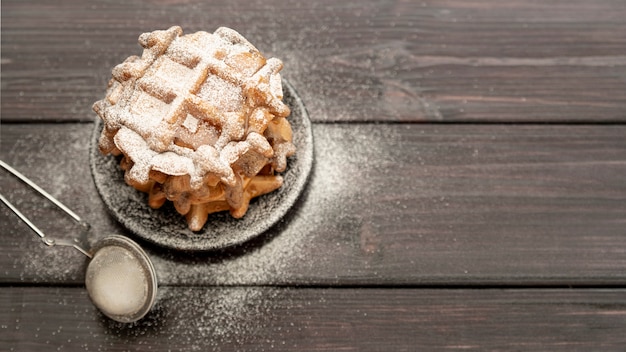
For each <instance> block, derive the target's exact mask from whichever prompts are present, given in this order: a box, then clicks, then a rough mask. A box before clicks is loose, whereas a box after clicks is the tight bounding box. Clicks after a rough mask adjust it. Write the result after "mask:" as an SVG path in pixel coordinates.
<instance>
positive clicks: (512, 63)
mask: <svg viewBox="0 0 626 352" xmlns="http://www.w3.org/2000/svg"><path fill="white" fill-rule="evenodd" d="M625 18H626V5H625V4H624V2H623V1H620V0H604V1H594V2H592V3H590V2H589V1H583V0H577V1H568V2H567V3H563V2H558V1H547V2H535V1H533V2H529V1H524V0H516V1H506V2H502V1H474V2H471V3H466V2H459V1H417V2H405V1H380V2H374V1H370V2H359V3H358V4H353V3H345V4H344V3H341V4H339V3H337V2H336V1H307V2H305V3H303V2H295V1H292V2H284V1H276V0H274V1H265V2H262V3H255V4H251V3H250V2H248V1H211V2H195V1H168V0H153V1H148V0H135V1H127V2H124V4H122V3H119V2H118V1H111V0H98V1H90V2H84V1H78V0H69V1H62V2H55V3H54V4H50V3H49V2H46V1H42V0H30V1H21V0H20V1H15V0H14V1H4V2H3V8H2V97H3V99H2V119H3V120H4V121H91V120H92V119H93V118H94V113H93V112H92V111H91V105H92V104H93V102H95V101H96V100H99V99H101V98H102V97H103V96H104V90H105V88H106V82H107V81H108V79H109V77H110V72H111V69H112V68H113V67H114V66H115V65H116V64H118V63H121V62H122V61H123V60H124V59H125V58H126V57H128V56H130V55H136V54H140V52H141V51H140V47H139V46H138V45H137V37H138V36H139V35H140V34H141V33H143V32H148V31H152V30H155V29H163V28H167V27H169V26H172V25H181V26H183V28H184V29H185V30H186V31H187V32H194V31H198V30H207V31H213V30H214V29H216V28H217V27H219V26H229V27H233V28H235V29H236V30H238V31H239V32H241V33H242V34H243V35H244V36H245V37H247V38H248V39H249V40H250V41H251V42H252V43H254V44H255V45H257V46H258V47H259V49H260V50H261V51H263V52H265V53H267V54H268V55H271V56H276V57H279V58H280V59H282V60H283V61H284V63H285V69H284V71H283V72H284V76H285V77H286V78H287V79H288V80H289V81H290V82H292V83H293V85H294V86H295V87H296V89H297V90H298V91H299V93H300V94H301V96H302V97H303V99H304V102H305V104H306V106H307V108H308V109H309V112H310V113H311V117H312V119H313V120H314V121H361V122H362V121H430V122H438V121H446V122H447V121H451V122H455V121H472V122H505V123H507V122H509V123H510V122H526V121H531V122H537V121H540V122H549V121H553V122H623V121H624V120H625V116H626V104H624V102H625V95H624V88H625V85H626V74H625V72H626V70H625V68H626V55H625V54H624V53H625V50H624V49H625V48H626V20H624V19H625Z"/></svg>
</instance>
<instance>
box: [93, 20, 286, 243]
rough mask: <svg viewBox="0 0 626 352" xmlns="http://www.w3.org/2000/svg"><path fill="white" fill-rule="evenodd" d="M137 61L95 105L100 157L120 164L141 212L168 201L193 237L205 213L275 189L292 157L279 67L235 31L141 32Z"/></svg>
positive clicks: (233, 207)
mask: <svg viewBox="0 0 626 352" xmlns="http://www.w3.org/2000/svg"><path fill="white" fill-rule="evenodd" d="M139 44H140V45H141V46H142V47H143V48H144V50H143V54H142V56H141V57H137V56H131V57H129V58H127V59H126V60H125V61H124V62H123V63H121V64H119V65H118V66H116V67H115V68H114V69H113V71H112V79H111V80H110V81H109V85H108V89H107V92H106V96H105V98H104V99H102V100H100V101H97V102H96V103H95V104H94V105H93V109H94V111H95V112H96V113H97V114H98V116H99V117H100V118H101V119H102V120H103V124H104V128H103V130H102V133H101V135H100V138H99V149H100V151H101V152H102V153H103V154H105V155H106V154H112V155H115V156H121V162H120V166H121V169H122V170H124V179H125V181H126V183H127V184H129V185H131V186H133V187H134V188H136V189H138V190H140V191H142V192H146V193H148V194H149V196H148V204H149V205H150V206H151V207H152V208H160V207H161V206H162V205H163V204H164V203H165V202H166V201H171V202H173V204H174V207H175V209H176V210H177V211H178V212H179V213H180V214H182V215H184V216H185V217H186V219H187V223H188V226H189V228H190V229H191V230H193V231H199V230H201V229H202V227H203V226H204V224H205V223H206V221H207V219H208V216H209V214H211V213H215V212H220V211H226V210H228V211H230V214H231V215H232V216H233V217H235V218H241V217H243V216H244V215H245V213H246V211H247V209H248V205H249V203H250V200H251V199H252V198H254V197H258V196H261V195H263V194H266V193H269V192H272V191H274V190H276V189H278V188H279V187H280V186H281V185H282V183H283V179H282V177H281V176H280V175H279V174H278V173H280V172H282V171H284V170H285V169H286V167H287V158H288V157H289V156H291V155H293V154H294V153H295V146H294V145H293V143H292V131H291V125H290V124H289V121H288V120H287V119H286V117H287V116H288V115H289V113H290V110H289V107H288V106H287V105H285V104H284V103H283V101H282V97H283V93H282V81H281V77H280V74H279V71H280V70H281V69H282V62H281V61H280V60H278V59H276V58H270V59H266V58H265V57H264V56H263V55H262V54H261V53H260V52H259V51H258V50H257V49H256V48H255V47H254V46H253V45H252V44H250V43H249V42H248V41H247V40H246V39H245V38H243V37H242V36H241V35H240V34H239V33H237V32H235V31H234V30H232V29H228V28H224V27H222V28H219V29H217V30H216V31H215V32H214V33H212V34H211V33H207V32H202V31H201V32H196V33H193V34H186V35H183V31H182V29H181V28H180V27H177V26H176V27H171V28H169V29H167V30H159V31H154V32H151V33H144V34H142V35H141V36H140V37H139Z"/></svg>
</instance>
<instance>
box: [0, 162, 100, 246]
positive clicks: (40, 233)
mask: <svg viewBox="0 0 626 352" xmlns="http://www.w3.org/2000/svg"><path fill="white" fill-rule="evenodd" d="M0 166H2V167H3V168H4V169H5V170H7V171H9V172H10V173H11V174H13V176H15V177H17V178H18V179H20V180H21V181H22V182H24V183H26V184H27V185H29V186H30V187H32V188H33V189H34V190H35V191H37V192H39V193H40V194H41V195H42V196H44V197H45V198H46V199H47V200H49V201H50V202H52V203H53V204H54V205H56V206H57V207H59V208H60V209H61V210H63V211H64V212H65V213H66V214H68V215H69V216H71V217H72V219H74V221H76V222H77V223H79V224H80V225H81V226H83V227H84V228H85V229H88V228H89V224H87V223H86V222H85V221H83V220H82V219H81V218H80V217H79V216H78V215H76V213H74V212H73V211H72V210H71V209H69V208H68V207H66V206H65V205H64V204H63V203H61V202H60V201H58V200H57V199H56V198H54V197H53V196H52V195H51V194H50V193H48V192H46V191H45V190H43V189H42V188H41V187H39V186H37V184H35V183H34V182H33V181H31V180H30V179H28V178H27V177H26V176H24V175H23V174H21V173H20V172H19V171H17V170H15V169H14V168H12V167H11V166H10V165H8V164H7V163H5V162H4V161H2V160H0ZM0 200H1V201H2V202H3V203H4V204H5V205H6V206H7V207H9V209H11V211H12V212H13V213H15V215H17V217H19V218H20V219H21V220H22V221H23V222H24V223H25V224H26V225H28V227H30V228H31V230H33V231H34V232H35V233H36V234H37V235H38V236H39V237H40V238H41V240H42V241H43V243H45V244H46V245H48V246H55V245H59V246H68V247H74V248H75V249H77V250H78V251H79V252H81V253H82V254H84V255H85V256H87V257H88V258H91V254H90V253H89V252H87V251H86V250H85V249H83V248H82V247H80V246H78V245H77V244H76V243H74V242H71V241H66V240H55V239H52V238H50V237H47V236H46V234H45V233H44V232H43V231H41V230H40V229H39V228H38V227H37V226H36V225H35V224H33V222H32V221H30V219H28V218H27V217H26V216H25V215H24V214H23V213H22V212H21V211H20V210H19V209H17V208H16V207H15V206H14V205H13V204H11V202H9V200H8V199H6V198H5V197H4V196H3V195H2V194H0Z"/></svg>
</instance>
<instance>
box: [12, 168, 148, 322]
mask: <svg viewBox="0 0 626 352" xmlns="http://www.w3.org/2000/svg"><path fill="white" fill-rule="evenodd" d="M0 166H2V167H3V168H4V169H5V170H7V171H9V172H10V173H11V174H13V175H14V176H15V177H17V178H19V179H20V180H21V181H22V182H24V183H26V184H27V185H29V186H30V187H31V188H33V189H34V190H36V191H37V192H39V193H40V194H41V195H42V196H44V197H45V198H46V199H47V200H48V201H50V202H52V203H53V204H55V205H56V206H57V207H59V208H60V209H61V210H63V211H64V212H65V213H66V214H68V215H69V216H70V217H71V218H72V219H73V220H74V221H76V222H77V223H78V224H80V225H81V226H82V227H83V228H84V229H88V228H89V224H87V223H86V222H85V221H83V220H82V219H81V218H80V217H79V216H78V215H76V213H74V212H73V211H72V210H70V209H69V208H68V207H66V206H65V205H64V204H63V203H61V202H59V201H58V200H57V199H56V198H54V197H53V196H52V195H50V194H49V193H48V192H46V191H45V190H43V189H42V188H41V187H39V186H38V185H36V184H35V183H34V182H33V181H31V180H30V179H28V178H27V177H26V176H24V175H23V174H21V173H20V172H18V171H17V170H15V169H14V168H12V167H11V166H9V165H8V164H6V163H5V162H4V161H2V160H0ZM0 200H1V201H2V202H3V203H4V204H5V205H6V206H7V207H8V208H9V209H10V210H11V211H12V212H13V213H15V215H17V217H19V218H20V219H21V220H22V221H23V222H24V223H26V224H27V225H28V226H29V227H30V228H31V230H33V231H34V232H35V233H36V234H37V235H38V236H39V237H40V238H41V240H42V241H43V243H45V244H46V245H47V246H50V247H52V246H69V247H73V248H75V249H77V250H78V251H79V252H81V253H82V254H83V255H85V256H86V257H87V258H89V264H88V265H87V270H86V273H85V287H86V289H87V293H88V294H89V298H90V299H91V301H92V302H93V304H94V305H95V306H96V307H97V308H98V309H99V310H100V311H101V312H102V313H103V314H104V315H106V316H107V317H109V318H111V319H113V320H116V321H119V322H122V323H131V322H134V321H137V320H139V319H141V318H142V317H143V316H145V315H146V314H147V313H148V312H149V311H150V309H151V308H152V306H153V305H154V301H155V299H156V293H157V276H156V271H155V270H154V266H153V265H152V261H151V260H150V257H148V255H147V254H146V253H145V252H144V250H143V249H142V248H141V247H140V246H139V245H138V244H137V243H136V242H135V241H133V240H131V239H129V238H128V237H125V236H119V235H112V236H108V237H105V238H104V239H102V240H99V241H98V242H97V243H95V244H94V245H93V247H92V248H91V249H90V250H86V249H84V248H83V247H82V246H80V245H79V244H78V241H77V239H74V240H73V241H70V240H66V239H53V238H50V237H48V236H46V235H45V234H44V232H43V231H41V230H40V229H39V228H38V227H37V226H36V225H35V224H34V223H33V222H31V221H30V220H29V219H28V218H27V217H26V216H25V215H24V214H23V213H22V212H20V211H19V210H18V209H17V208H16V207H15V206H14V205H13V204H12V203H11V202H9V201H8V200H7V199H6V198H5V197H4V196H3V195H2V194H0Z"/></svg>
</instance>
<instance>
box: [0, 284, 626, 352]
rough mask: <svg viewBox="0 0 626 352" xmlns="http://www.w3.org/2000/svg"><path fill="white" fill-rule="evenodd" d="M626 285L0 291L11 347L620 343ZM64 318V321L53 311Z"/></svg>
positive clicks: (558, 347) (0, 337)
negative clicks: (97, 304)
mask: <svg viewBox="0 0 626 352" xmlns="http://www.w3.org/2000/svg"><path fill="white" fill-rule="evenodd" d="M625 297H626V291H624V290H608V291H607V290H420V289H396V290H386V289H365V290H364V289H292V288H269V287H224V288H198V287H162V288H161V291H160V294H159V299H158V301H157V304H156V306H155V308H154V309H153V311H152V312H151V313H150V314H149V315H148V316H147V317H146V318H145V320H142V321H140V322H139V323H136V324H133V325H122V324H117V323H114V322H111V321H109V320H107V319H106V318H104V317H103V316H102V315H101V314H99V313H98V312H97V310H96V309H95V308H94V307H93V306H92V305H91V303H90V301H89V299H88V297H87V294H86V292H85V291H84V289H83V288H78V287H77V288H73V287H65V288H60V287H14V288H9V287H5V288H2V290H0V311H2V312H3V313H2V315H0V319H1V321H0V331H2V334H0V344H1V345H2V346H3V347H5V348H7V349H11V350H13V351H29V352H31V351H50V350H56V349H57V348H58V349H72V350H89V351H92V350H107V351H128V350H142V351H144V350H150V351H171V350H179V351H180V350H189V351H196V350H202V351H206V350H212V351H242V350H246V351H266V350H272V351H294V350H298V351H353V350H355V351H382V350H386V351H389V350H392V351H414V350H416V349H419V350H422V349H424V350H457V349H470V350H480V351H485V350H536V349H541V350H550V351H572V350H603V351H609V350H611V351H612V350H620V349H622V348H623V346H624V345H625V344H626V338H625V337H624V334H623V333H622V332H623V331H624V329H626V298H625ZM51 317H54V318H51Z"/></svg>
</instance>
